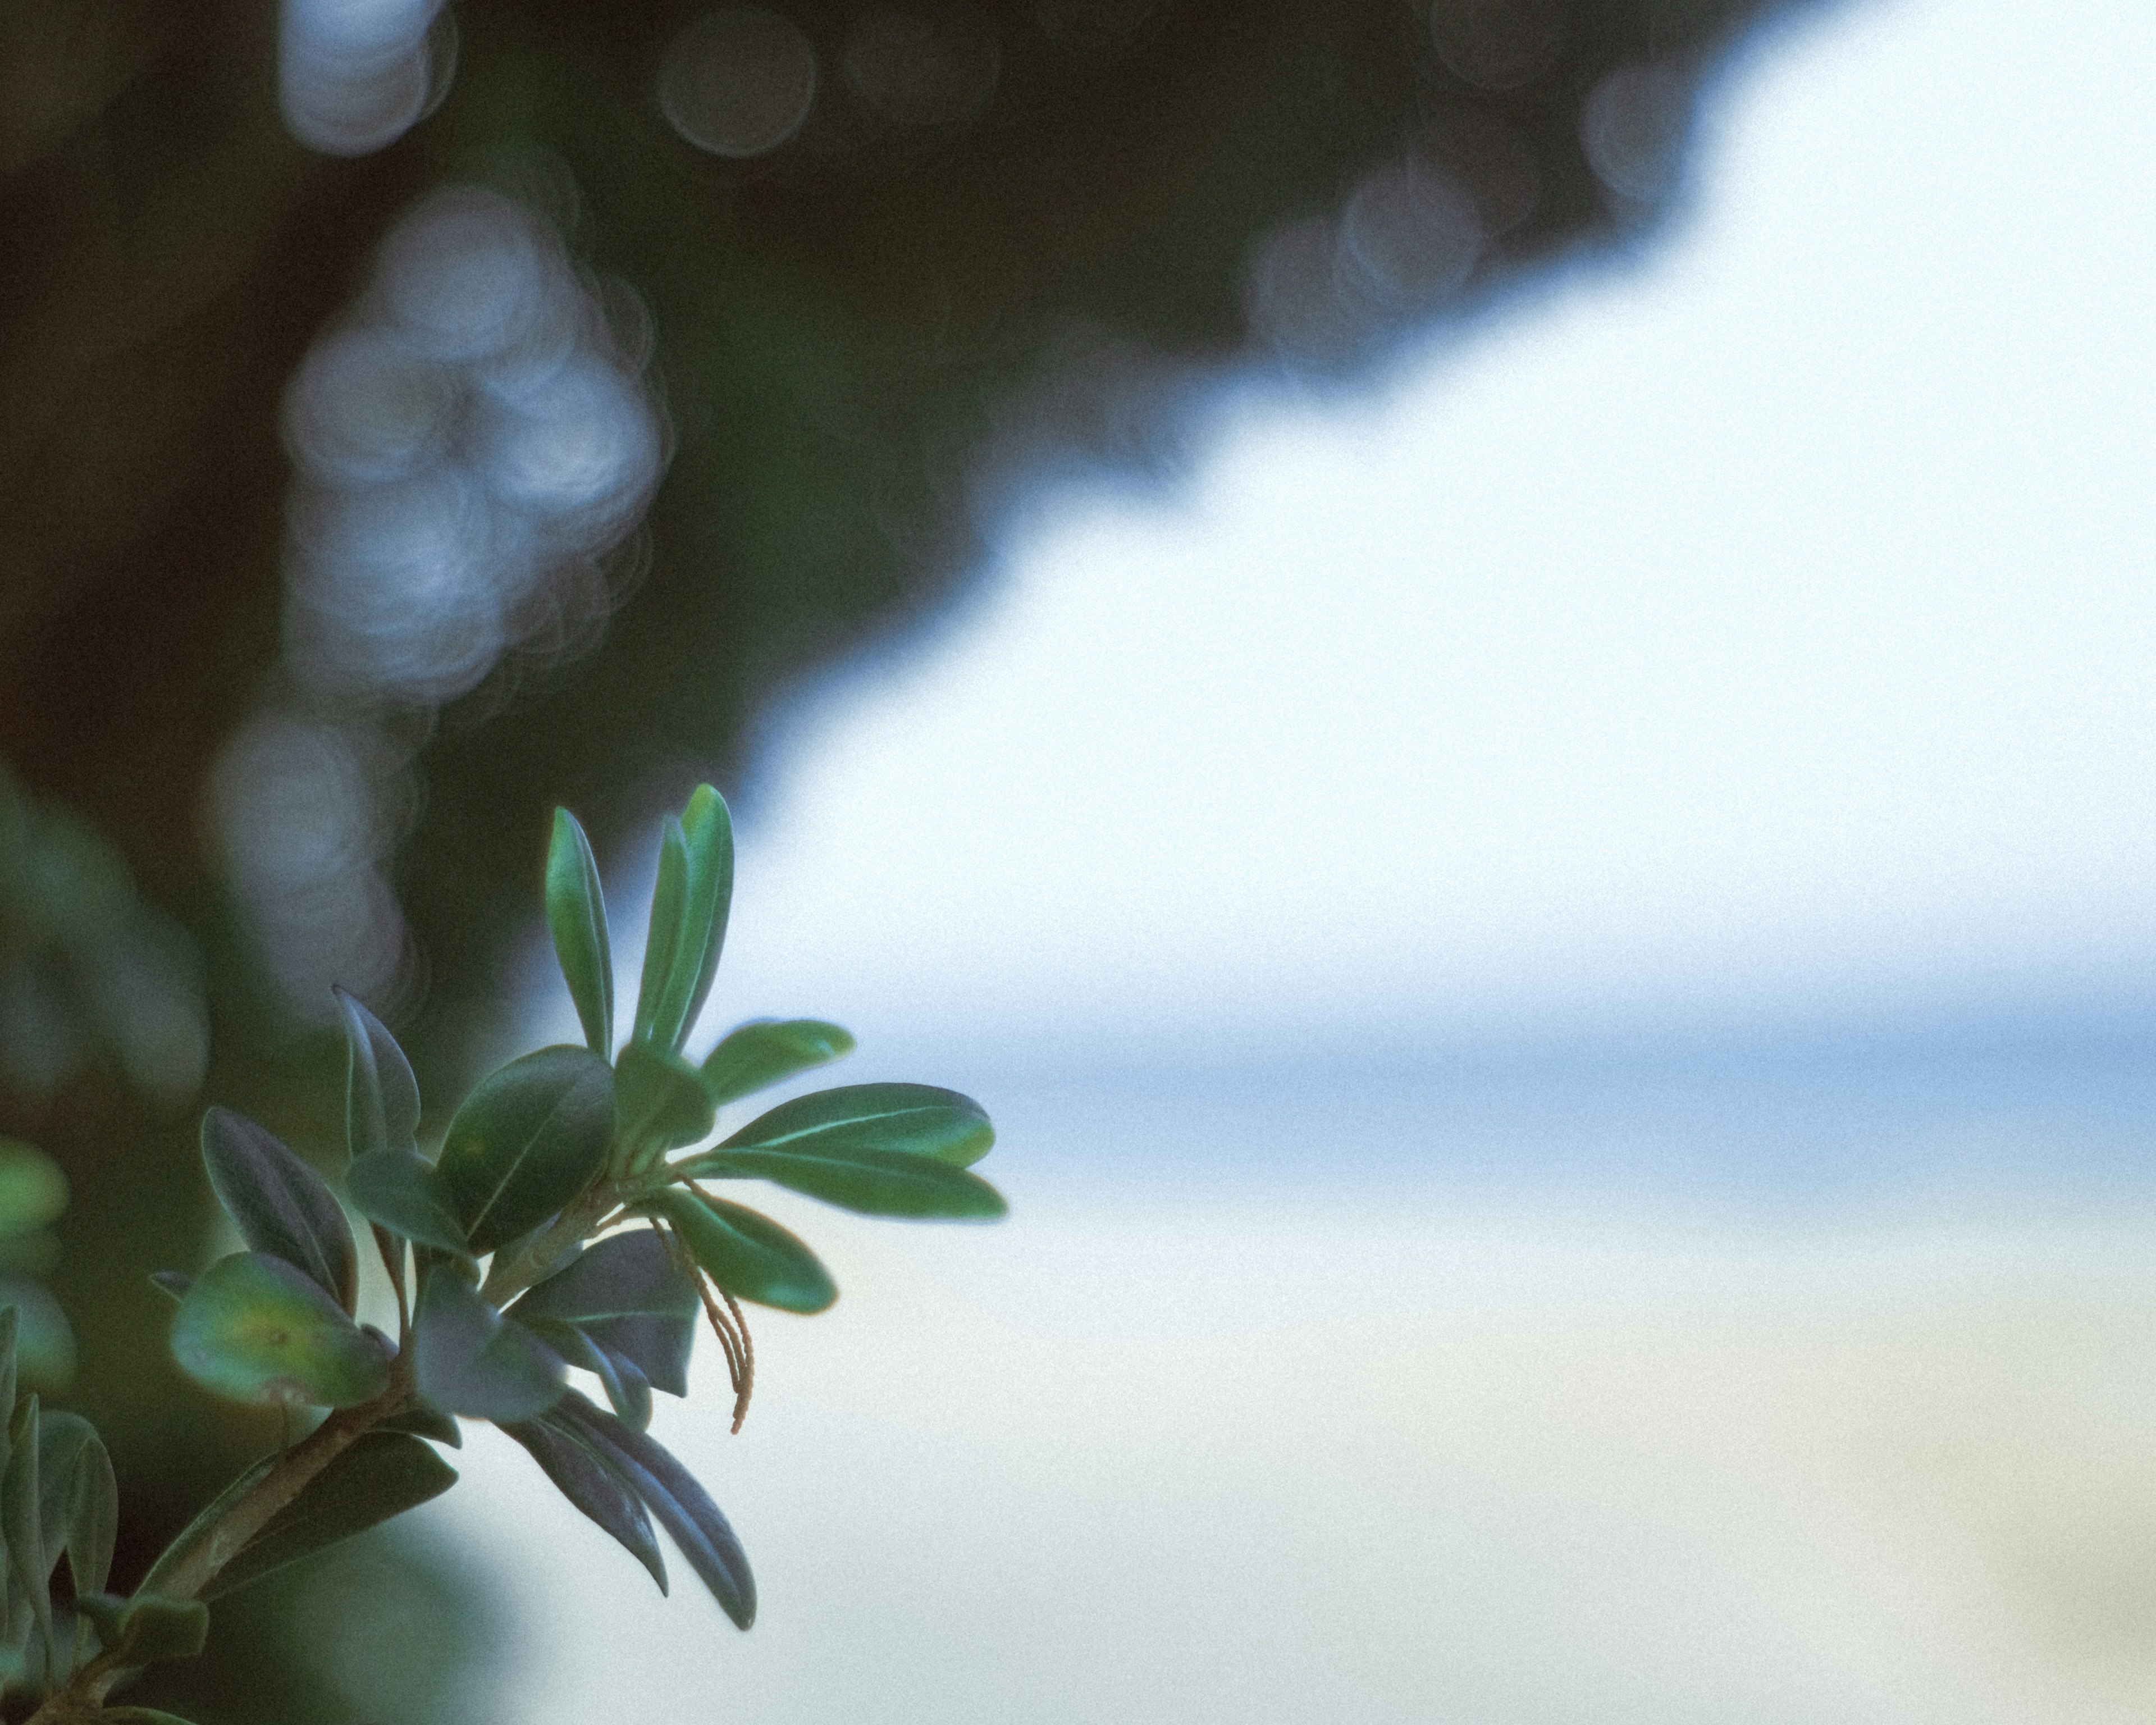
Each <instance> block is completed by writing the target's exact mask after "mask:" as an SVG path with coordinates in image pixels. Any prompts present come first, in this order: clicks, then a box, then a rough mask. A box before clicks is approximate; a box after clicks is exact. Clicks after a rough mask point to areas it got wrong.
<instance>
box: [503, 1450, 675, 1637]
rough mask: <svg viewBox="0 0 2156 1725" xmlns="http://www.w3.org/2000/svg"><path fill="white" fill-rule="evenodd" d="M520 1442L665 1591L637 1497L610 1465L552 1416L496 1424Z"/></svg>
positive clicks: (655, 1542)
mask: <svg viewBox="0 0 2156 1725" xmlns="http://www.w3.org/2000/svg"><path fill="white" fill-rule="evenodd" d="M501 1429H502V1430H504V1431H506V1432H507V1433H508V1434H509V1435H510V1436H511V1437H513V1438H515V1439H516V1441H517V1442H518V1443H520V1444H521V1445H524V1447H525V1449H526V1450H528V1451H529V1452H530V1454H531V1459H532V1460H533V1461H536V1462H537V1463H538V1464H539V1466H540V1470H541V1471H542V1472H543V1473H544V1474H545V1475H546V1476H547V1478H548V1479H550V1480H552V1481H553V1482H554V1488H555V1489H556V1490H557V1491H559V1492H560V1493H561V1494H562V1496H563V1497H566V1498H567V1499H568V1500H569V1502H571V1503H572V1504H573V1505H574V1506H575V1507H577V1509H579V1510H581V1511H582V1512H583V1513H584V1514H585V1515H586V1516H588V1517H590V1519H591V1520H592V1521H593V1522H595V1523H597V1524H598V1527H601V1528H602V1529H603V1530H604V1531H605V1532H607V1533H608V1534H609V1535H611V1536H612V1537H613V1539H614V1540H616V1541H617V1542H618V1543H619V1544H620V1546H621V1547H622V1548H623V1549H624V1551H626V1552H627V1553H629V1555H630V1556H631V1557H633V1558H635V1559H636V1561H637V1562H638V1563H641V1564H643V1565H644V1568H645V1569H647V1570H648V1571H649V1572H650V1575H651V1579H653V1580H654V1581H655V1582H657V1583H658V1584H659V1591H660V1593H662V1594H663V1593H665V1591H666V1560H665V1558H663V1557H662V1556H660V1551H659V1537H658V1535H656V1534H655V1533H654V1532H652V1531H651V1517H650V1516H649V1515H648V1514H647V1513H646V1512H645V1511H644V1503H643V1500H642V1499H640V1498H639V1497H638V1496H637V1495H636V1493H635V1492H634V1491H632V1490H631V1489H630V1488H629V1484H628V1482H627V1481H625V1480H624V1478H623V1477H622V1476H621V1474H620V1472H619V1471H618V1470H617V1469H616V1468H615V1466H614V1465H613V1463H612V1462H611V1461H608V1460H607V1459H606V1458H605V1456H604V1455H603V1454H602V1453H601V1452H599V1451H598V1450H596V1449H595V1448H593V1447H592V1446H590V1445H587V1444H585V1443H584V1442H583V1440H580V1439H579V1438H578V1437H577V1435H576V1434H575V1432H574V1430H572V1428H570V1427H568V1426H566V1425H562V1423H561V1422H560V1421H559V1420H556V1419H555V1418H554V1417H553V1416H552V1415H549V1416H548V1417H547V1418H546V1419H543V1420H520V1421H518V1422H516V1423H515V1424H512V1425H505V1426H503V1427H502V1428H501Z"/></svg>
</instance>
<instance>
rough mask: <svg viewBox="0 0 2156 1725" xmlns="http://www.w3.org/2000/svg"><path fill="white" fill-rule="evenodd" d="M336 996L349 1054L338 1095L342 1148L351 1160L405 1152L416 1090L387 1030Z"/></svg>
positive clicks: (411, 1140)
mask: <svg viewBox="0 0 2156 1725" xmlns="http://www.w3.org/2000/svg"><path fill="white" fill-rule="evenodd" d="M330 992H331V993H333V994H335V995H336V1004H337V1010H338V1012H339V1013H340V1014H342V1015H343V1018H344V1037H345V1045H346V1048H347V1049H349V1050H350V1051H351V1056H352V1058H351V1064H350V1065H349V1066H348V1068H347V1069H346V1077H345V1094H344V1126H345V1142H346V1144H347V1145H348V1146H349V1147H350V1148H351V1151H352V1156H353V1158H355V1159H357V1158H359V1157H362V1156H370V1155H372V1154H373V1153H375V1152H376V1151H378V1150H409V1149H411V1148H413V1147H414V1146H415V1145H416V1144H417V1143H418V1137H419V1084H418V1080H417V1079H415V1078H413V1076H412V1063H411V1062H410V1061H409V1060H406V1059H405V1058H404V1050H403V1049H401V1048H399V1047H398V1045H397V1039H396V1038H395V1037H394V1036H392V1035H391V1034H389V1030H388V1026H387V1025H385V1024H383V1023H382V1020H381V1019H377V1017H375V1015H374V1014H372V1013H371V1012H369V1011H368V1010H367V1009H366V1008H365V1007H364V1006H362V1005H361V1004H360V1003H359V1001H358V1000H357V999H355V998H354V997H353V996H352V995H350V994H348V993H346V992H345V991H344V990H343V989H342V988H332V989H331V991H330Z"/></svg>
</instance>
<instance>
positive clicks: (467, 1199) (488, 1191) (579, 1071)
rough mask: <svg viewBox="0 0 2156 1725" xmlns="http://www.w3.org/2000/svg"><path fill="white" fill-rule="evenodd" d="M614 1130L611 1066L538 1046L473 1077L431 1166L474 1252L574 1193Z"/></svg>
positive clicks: (532, 1223) (529, 1225) (536, 1220)
mask: <svg viewBox="0 0 2156 1725" xmlns="http://www.w3.org/2000/svg"><path fill="white" fill-rule="evenodd" d="M612 1136H613V1069H612V1068H611V1067H609V1066H608V1065H607V1063H606V1062H605V1061H604V1060H601V1059H600V1058H599V1057H598V1055H594V1054H593V1053H592V1052H591V1051H590V1050H588V1049H582V1048H570V1047H567V1046H562V1047H556V1048H542V1049H541V1050H539V1051H538V1052H537V1053H536V1054H528V1055H525V1056H523V1058H522V1059H521V1060H511V1062H510V1063H509V1064H508V1065H506V1066H504V1067H502V1068H501V1069H500V1070H498V1071H496V1072H495V1073H492V1074H491V1075H490V1076H488V1077H486V1078H484V1079H482V1080H481V1081H480V1084H479V1086H478V1088H477V1089H475V1090H474V1091H472V1093H471V1094H470V1096H467V1097H465V1103H464V1106H462V1107H460V1108H459V1109H458V1110H457V1111H456V1117H455V1118H454V1119H453V1120H451V1121H450V1122H449V1135H448V1137H445V1138H444V1140H443V1142H442V1159H441V1162H440V1163H439V1172H440V1173H441V1176H442V1178H443V1180H444V1182H445V1183H446V1184H447V1187H448V1189H449V1196H450V1197H451V1199H453V1200H454V1203H455V1204H456V1209H457V1218H458V1220H459V1221H460V1222H461V1223H462V1224H464V1229H465V1238H466V1239H467V1240H470V1243H471V1249H472V1250H473V1251H474V1252H476V1253H486V1252H490V1251H492V1250H494V1249H495V1247H496V1246H499V1245H502V1244H503V1243H504V1242H505V1241H507V1240H514V1239H516V1236H517V1235H520V1234H523V1233H526V1232H527V1231H529V1230H531V1229H533V1228H536V1227H537V1226H538V1225H539V1224H541V1223H542V1222H544V1221H545V1220H546V1219H547V1218H548V1217H549V1216H551V1215H552V1214H554V1213H555V1212H556V1211H557V1210H559V1209H562V1206H563V1205H565V1204H568V1203H570V1202H571V1201H572V1200H573V1199H576V1198H577V1196H578V1195H579V1194H582V1193H583V1189H585V1188H586V1187H587V1186H588V1185H590V1184H591V1183H592V1180H593V1178H594V1177H595V1176H596V1175H597V1174H598V1172H599V1170H600V1168H601V1167H602V1166H603V1164H604V1163H605V1161H606V1153H607V1145H608V1140H609V1139H610V1138H611V1137H612Z"/></svg>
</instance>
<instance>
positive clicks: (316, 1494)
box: [203, 1431, 457, 1599]
mask: <svg viewBox="0 0 2156 1725" xmlns="http://www.w3.org/2000/svg"><path fill="white" fill-rule="evenodd" d="M456 1482H457V1473H456V1470H455V1469H454V1468H453V1467H451V1466H449V1463H447V1462H446V1461H443V1460H442V1458H441V1457H440V1456H439V1455H436V1454H435V1453H434V1450H433V1449H432V1448H430V1447H429V1445H426V1444H424V1443H422V1442H421V1441H420V1440H418V1438H416V1437H413V1436H410V1435H408V1434H406V1433H404V1432H398V1431H369V1432H363V1433H362V1434H361V1435H360V1436H358V1437H357V1438H356V1439H355V1440H353V1441H352V1445H351V1447H350V1448H348V1449H346V1450H345V1451H344V1452H343V1454H341V1455H339V1456H338V1457H337V1458H336V1461H332V1462H331V1463H330V1465H329V1466H327V1467H326V1468H324V1469H323V1470H322V1471H321V1473H319V1474H318V1475H316V1477H315V1479H314V1481H313V1482H312V1483H311V1485H309V1486H308V1487H307V1488H306V1490H305V1491H302V1492H301V1493H300V1495H299V1496H298V1497H295V1498H294V1499H293V1500H292V1501H291V1502H290V1503H288V1504H286V1505H285V1507H284V1508H282V1509H280V1510H279V1511H278V1512H277V1513H276V1514H275V1515H274V1516H272V1517H270V1518H269V1521H268V1522H266V1523H265V1524H264V1527H263V1529H262V1531H261V1532H259V1533H257V1534H256V1535H255V1536H254V1538H252V1539H250V1540H249V1541H248V1542H247V1543H246V1544H245V1545H244V1546H243V1547H242V1548H240V1552H239V1556H238V1557H236V1558H234V1559H233V1560H232V1561H231V1562H230V1563H227V1564H226V1565H225V1566H224V1568H223V1569H222V1570H220V1571H219V1572H218V1576H217V1579H215V1580H214V1581H213V1582H211V1583H210V1584H209V1585H208V1586H207V1587H205V1588H204V1589H203V1598H204V1599H218V1598H219V1597H221V1596H222V1595H223V1594H228V1593H230V1592H232V1591H233V1589H235V1588H241V1587H244V1586H246V1585H247V1584H248V1583H249V1582H250V1581H256V1580H259V1579H261V1578H262V1577H263V1576H264V1575H267V1574H269V1572H270V1571H271V1570H273V1569H281V1568H284V1566H285V1564H287V1563H295V1562H296V1561H297V1560H298V1559H300V1558H304V1557H309V1556H311V1555H312V1554H313V1553H316V1552H318V1551H321V1550H322V1549H323V1548H325V1547H326V1546H331V1545H335V1544H336V1543H337V1542H338V1541H340V1540H343V1539H349V1538H352V1535H353V1534H355V1533H364V1532H366V1531H367V1529H368V1528H369V1527H377V1526H378V1525H380V1524H381V1523H382V1522H386V1521H388V1519H389V1518H390V1517H392V1516H400V1515H402V1514H403V1513H404V1512H405V1511H406V1510H408V1509H414V1508H417V1507H418V1506H419V1505H420V1504H423V1503H424V1502H427V1501H428V1500H429V1498H434V1497H440V1496H441V1494H442V1493H443V1492H444V1491H448V1490H449V1487H450V1486H454V1484H456Z"/></svg>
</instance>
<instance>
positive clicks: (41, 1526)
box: [38, 1409, 105, 1592]
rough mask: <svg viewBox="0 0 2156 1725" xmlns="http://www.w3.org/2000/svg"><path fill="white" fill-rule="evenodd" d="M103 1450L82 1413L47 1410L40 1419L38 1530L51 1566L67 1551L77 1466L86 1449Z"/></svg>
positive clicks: (95, 1432)
mask: <svg viewBox="0 0 2156 1725" xmlns="http://www.w3.org/2000/svg"><path fill="white" fill-rule="evenodd" d="M104 1447H105V1445H103V1443H102V1442H100V1440H99V1438H98V1435H97V1428H96V1427H95V1426H94V1425H91V1424H90V1421H88V1420H85V1419H84V1418H83V1417H82V1415H81V1414H69V1413H67V1412H65V1411H64V1410H63V1409H46V1411H45V1412H44V1414H43V1415H42V1416H41V1418H40V1419H39V1421H38V1538H40V1540H41V1541H42V1542H43V1543H44V1551H45V1561H46V1563H47V1564H48V1565H53V1564H57V1563H59V1560H60V1554H61V1553H63V1552H64V1551H65V1550H66V1549H67V1548H68V1535H69V1519H68V1504H69V1499H70V1498H71V1497H73V1495H74V1481H75V1470H76V1467H77V1466H78V1465H79V1464H80V1462H81V1461H82V1458H83V1455H84V1454H85V1452H86V1451H87V1450H91V1449H98V1450H102V1449H103V1448H104ZM100 1585H101V1584H100ZM92 1591H93V1592H94V1591H95V1589H92Z"/></svg>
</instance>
